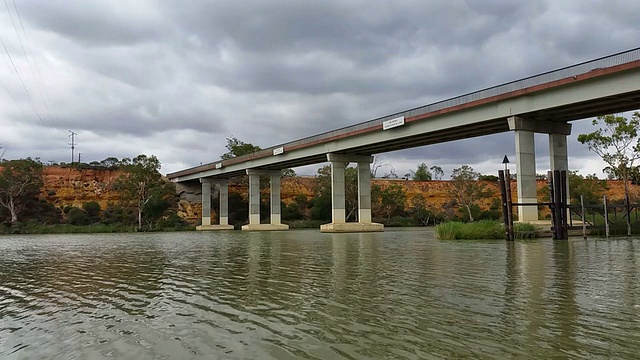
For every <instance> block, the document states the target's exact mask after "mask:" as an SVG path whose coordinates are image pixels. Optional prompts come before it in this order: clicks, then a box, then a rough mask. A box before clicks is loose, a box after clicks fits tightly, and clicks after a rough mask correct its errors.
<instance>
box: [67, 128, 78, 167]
mask: <svg viewBox="0 0 640 360" xmlns="http://www.w3.org/2000/svg"><path fill="white" fill-rule="evenodd" d="M76 135H78V134H77V133H74V132H73V131H71V130H69V137H70V138H71V142H70V143H69V145H71V164H73V149H75V148H76V145H78V144H77V143H76V142H75V140H76Z"/></svg>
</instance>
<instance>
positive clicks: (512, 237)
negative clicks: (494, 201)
mask: <svg viewBox="0 0 640 360" xmlns="http://www.w3.org/2000/svg"><path fill="white" fill-rule="evenodd" d="M504 178H505V180H504V185H505V190H506V191H507V216H508V220H509V223H508V224H507V226H508V230H509V240H511V241H513V240H515V234H514V232H513V200H512V199H511V174H510V173H509V169H507V170H506V171H505V172H504Z"/></svg>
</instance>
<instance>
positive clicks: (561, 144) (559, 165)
mask: <svg viewBox="0 0 640 360" xmlns="http://www.w3.org/2000/svg"><path fill="white" fill-rule="evenodd" d="M549 156H550V158H551V159H550V160H551V170H569V160H568V159H569V157H568V156H567V136H566V135H564V134H549Z"/></svg>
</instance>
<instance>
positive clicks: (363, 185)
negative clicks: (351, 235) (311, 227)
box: [320, 154, 384, 232]
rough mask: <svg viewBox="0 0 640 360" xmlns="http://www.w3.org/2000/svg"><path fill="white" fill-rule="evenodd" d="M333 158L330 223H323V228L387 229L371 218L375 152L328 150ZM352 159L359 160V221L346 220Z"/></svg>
mask: <svg viewBox="0 0 640 360" xmlns="http://www.w3.org/2000/svg"><path fill="white" fill-rule="evenodd" d="M327 160H329V162H331V220H332V222H331V224H324V225H321V226H320V231H321V232H372V231H384V226H383V225H382V224H376V223H372V222H371V172H370V171H371V170H369V164H371V163H372V162H373V157H372V156H363V155H345V154H327ZM349 162H356V163H358V222H357V223H348V222H346V219H345V218H346V211H345V184H344V173H345V167H346V166H347V164H348V163H349Z"/></svg>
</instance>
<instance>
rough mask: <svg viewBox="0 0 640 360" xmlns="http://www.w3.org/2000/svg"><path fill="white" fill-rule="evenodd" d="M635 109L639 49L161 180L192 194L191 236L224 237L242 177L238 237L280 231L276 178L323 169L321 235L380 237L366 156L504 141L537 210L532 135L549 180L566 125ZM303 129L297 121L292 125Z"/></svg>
mask: <svg viewBox="0 0 640 360" xmlns="http://www.w3.org/2000/svg"><path fill="white" fill-rule="evenodd" d="M638 108H640V48H636V49H632V50H628V51H624V52H621V53H617V54H614V55H610V56H606V57H602V58H599V59H595V60H591V61H587V62H583V63H580V64H576V65H572V66H568V67H565V68H561V69H558V70H554V71H549V72H546V73H543V74H539V75H535V76H531V77H527V78H524V79H520V80H516V81H512V82H509V83H506V84H502V85H498V86H494V87H490V88H487V89H483V90H480V91H476V92H472V93H468V94H465V95H461V96H458V97H454V98H451V99H448V100H444V101H440V102H436V103H433V104H429V105H425V106H421V107H417V108H414V109H410V110H406V111H403V112H400V113H396V114H392V115H388V116H384V117H380V118H377V119H374V120H370V121H365V122H362V123H358V124H355V125H352V126H347V127H344V128H341V129H337V130H333V131H328V132H325V133H322V134H318V135H314V136H310V137H306V138H303V139H299V140H295V141H292V142H288V143H285V144H280V145H275V146H272V147H270V148H267V149H264V150H261V151H258V152H255V153H252V154H249V155H245V156H239V157H236V158H232V159H228V160H220V161H215V162H212V163H209V164H205V165H200V166H196V167H192V168H189V169H185V170H181V171H177V172H174V173H171V174H168V175H167V177H168V178H169V179H170V180H171V181H173V182H176V183H178V184H183V185H186V186H190V185H191V186H193V185H195V184H198V185H197V186H201V189H202V204H203V212H202V225H201V226H200V227H198V228H199V229H201V230H216V229H231V228H233V227H232V226H230V225H229V224H228V179H229V178H231V177H235V176H239V175H248V176H249V224H248V225H245V226H243V230H282V229H287V228H288V226H287V225H285V224H282V223H281V218H280V173H281V170H282V169H285V168H291V167H297V166H303V165H310V164H317V163H322V162H327V161H328V162H329V163H330V164H331V182H332V184H331V188H332V222H331V223H330V224H326V225H322V226H321V231H323V232H361V231H362V232H364V231H382V230H383V226H382V225H381V224H376V223H372V221H371V175H370V164H371V163H372V161H373V156H372V155H374V154H379V153H384V152H388V151H395V150H401V149H407V148H412V147H417V146H425V145H431V144H437V143H443V142H447V141H453V140H459V139H466V138H471V137H476V136H483V135H489V134H495V133H501V132H507V131H512V132H513V133H514V136H515V145H516V159H515V162H516V173H517V192H518V199H519V202H521V203H533V202H536V201H537V200H536V199H537V194H536V187H535V176H536V168H535V163H536V162H535V159H536V155H535V147H534V133H544V134H548V135H549V149H550V165H551V170H568V157H567V136H568V135H570V134H571V124H570V122H571V121H574V120H579V119H585V118H588V117H594V116H598V115H603V114H609V113H617V112H623V111H629V110H635V109H638ZM300 120H301V121H304V119H300ZM349 162H351V163H357V167H358V223H347V222H346V221H345V190H344V171H345V166H346V164H348V163H349ZM260 176H269V177H270V181H271V214H270V215H271V223H270V224H260ZM212 184H218V185H219V191H220V196H219V200H220V211H219V217H220V219H219V222H218V224H215V225H214V224H212V223H211V189H212ZM518 215H519V219H520V220H522V221H532V220H537V219H538V218H537V216H538V215H537V209H536V208H534V207H519V208H518Z"/></svg>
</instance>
